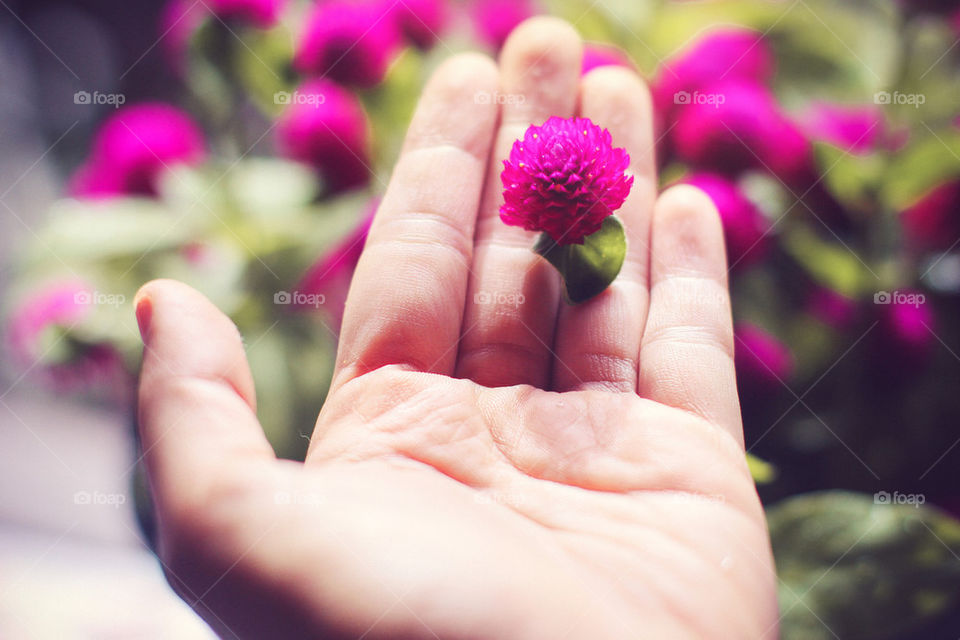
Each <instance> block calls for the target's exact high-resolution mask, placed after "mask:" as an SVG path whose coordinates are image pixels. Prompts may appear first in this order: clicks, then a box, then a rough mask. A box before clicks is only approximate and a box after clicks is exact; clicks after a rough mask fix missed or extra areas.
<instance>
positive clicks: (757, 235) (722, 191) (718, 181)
mask: <svg viewBox="0 0 960 640" xmlns="http://www.w3.org/2000/svg"><path fill="white" fill-rule="evenodd" d="M683 182H685V183H687V184H692V185H693V186H695V187H697V188H699V189H701V190H702V191H703V192H705V193H706V194H707V195H708V196H710V199H711V200H713V204H714V205H715V206H716V207H717V211H718V212H719V214H720V220H721V222H722V223H723V236H724V239H725V240H726V244H727V260H728V261H729V263H730V264H731V265H732V266H735V267H745V266H748V265H750V264H754V263H756V262H757V261H759V260H762V259H763V257H764V256H765V255H766V254H767V251H768V249H769V245H770V237H769V235H768V229H769V225H768V224H767V221H766V219H765V218H764V217H763V214H762V213H760V210H759V209H758V208H757V206H756V205H755V204H753V202H751V201H750V200H749V199H748V198H747V197H746V196H745V195H744V194H743V192H742V191H740V189H739V187H737V185H736V184H735V183H734V182H732V181H730V180H728V179H727V178H725V177H723V176H721V175H718V174H715V173H706V172H703V173H695V174H693V175H692V176H689V177H687V178H684V179H683Z"/></svg>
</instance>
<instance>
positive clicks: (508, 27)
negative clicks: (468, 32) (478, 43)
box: [470, 0, 540, 49]
mask: <svg viewBox="0 0 960 640" xmlns="http://www.w3.org/2000/svg"><path fill="white" fill-rule="evenodd" d="M539 11H540V9H539V7H538V6H537V3H536V2H534V1H533V0H474V2H473V3H472V5H471V7H470V14H471V18H472V20H473V26H474V29H475V30H476V32H477V35H478V36H479V38H480V39H481V40H482V41H484V42H486V43H487V44H488V45H490V46H491V47H492V48H494V49H500V47H502V46H503V43H504V42H506V40H507V36H509V35H510V32H511V31H513V29H514V27H516V26H517V25H518V24H520V23H521V22H523V21H524V20H526V19H527V18H530V17H533V16H534V15H536V14H537V13H539Z"/></svg>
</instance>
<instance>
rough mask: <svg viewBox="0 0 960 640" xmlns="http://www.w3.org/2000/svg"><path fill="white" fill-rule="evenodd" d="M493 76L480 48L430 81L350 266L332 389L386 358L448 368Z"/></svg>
mask: <svg viewBox="0 0 960 640" xmlns="http://www.w3.org/2000/svg"><path fill="white" fill-rule="evenodd" d="M498 83H499V73H498V71H497V67H496V65H495V64H494V63H493V61H492V60H490V59H489V58H487V57H485V56H482V55H479V54H462V55H458V56H454V57H453V58H451V59H450V60H448V61H447V62H445V63H444V64H443V65H441V66H440V68H439V69H437V71H436V72H435V73H434V75H433V77H432V78H431V79H430V81H429V82H428V83H427V87H426V88H425V89H424V93H423V96H422V97H421V99H420V103H419V104H418V105H417V109H416V113H415V114H414V116H413V121H412V122H411V124H410V129H409V131H408V133H407V139H406V142H405V144H404V150H403V152H402V154H401V156H400V159H399V161H398V162H397V165H396V167H395V169H394V171H393V177H392V178H391V180H390V186H389V187H388V188H387V193H386V195H385V196H384V198H383V202H382V203H381V205H380V208H379V210H378V211H377V214H376V217H375V218H374V221H373V226H372V227H371V229H370V235H369V237H368V239H367V243H366V247H365V248H364V251H363V255H362V257H361V258H360V263H359V264H358V266H357V270H356V272H355V274H354V278H353V283H352V285H351V288H350V294H349V296H348V297H347V303H346V309H345V311H344V319H343V329H342V331H341V334H340V346H339V351H338V353H337V366H336V371H335V373H334V378H333V385H332V389H336V388H337V387H339V386H341V385H343V384H344V383H345V382H347V381H348V380H350V379H352V378H355V377H357V376H359V375H362V374H364V373H367V372H369V371H372V370H374V369H377V368H379V367H382V366H384V365H388V364H400V365H405V366H408V367H410V368H412V369H415V370H418V371H426V372H432V373H444V374H450V373H452V372H453V366H454V361H455V358H456V354H457V349H456V343H457V341H458V340H459V337H460V324H461V317H462V314H463V306H464V304H463V301H464V298H465V296H466V289H467V276H468V272H469V266H470V264H471V262H472V259H473V229H474V225H475V223H476V217H477V210H478V207H479V200H480V192H481V188H482V186H483V179H484V173H485V169H486V164H487V158H488V156H489V154H490V145H491V143H492V140H493V132H494V126H495V125H496V121H497V104H496V101H495V100H491V99H489V98H490V97H491V96H493V95H494V94H495V93H496V91H497V87H498ZM484 96H486V97H487V99H483V98H484Z"/></svg>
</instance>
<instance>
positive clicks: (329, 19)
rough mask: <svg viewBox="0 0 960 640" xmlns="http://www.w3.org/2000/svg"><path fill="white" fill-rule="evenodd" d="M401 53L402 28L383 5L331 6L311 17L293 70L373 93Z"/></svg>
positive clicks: (337, 2) (344, 0)
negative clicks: (373, 87) (398, 26)
mask: <svg viewBox="0 0 960 640" xmlns="http://www.w3.org/2000/svg"><path fill="white" fill-rule="evenodd" d="M400 47H401V40H400V34H399V32H398V30H397V25H396V23H395V21H394V20H393V19H392V18H391V16H390V15H389V11H388V10H387V7H385V6H384V5H383V4H382V3H380V2H372V1H369V0H368V1H366V2H350V1H349V0H332V1H330V2H322V3H319V4H317V5H316V6H315V8H314V9H313V10H312V11H311V12H310V13H309V14H308V15H307V20H306V26H305V28H304V31H303V35H302V36H301V38H300V41H299V43H298V45H297V49H296V52H295V54H294V58H293V66H294V68H295V69H296V70H297V71H299V72H301V73H304V74H308V75H314V76H321V77H323V78H330V79H332V80H335V81H337V82H339V83H341V84H344V85H353V86H359V87H372V86H374V85H376V84H377V83H379V82H380V81H381V80H383V77H384V75H385V74H386V72H387V67H388V66H389V65H390V62H391V61H393V59H394V57H395V56H396V54H397V53H398V52H399V50H400Z"/></svg>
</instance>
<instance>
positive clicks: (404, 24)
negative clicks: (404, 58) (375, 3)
mask: <svg viewBox="0 0 960 640" xmlns="http://www.w3.org/2000/svg"><path fill="white" fill-rule="evenodd" d="M384 4H385V6H386V7H387V10H389V11H391V12H392V16H391V17H392V19H393V21H394V23H395V24H396V25H397V28H398V29H399V30H400V33H402V34H403V36H404V37H405V38H406V39H407V40H409V41H410V42H412V43H413V45H414V46H415V47H417V48H419V49H429V48H430V47H432V46H433V45H434V43H436V41H437V40H438V39H439V38H440V33H441V32H442V31H443V29H444V27H445V26H446V24H447V17H448V16H447V4H446V0H400V1H398V0H384Z"/></svg>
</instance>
